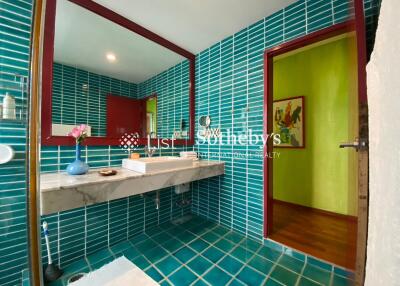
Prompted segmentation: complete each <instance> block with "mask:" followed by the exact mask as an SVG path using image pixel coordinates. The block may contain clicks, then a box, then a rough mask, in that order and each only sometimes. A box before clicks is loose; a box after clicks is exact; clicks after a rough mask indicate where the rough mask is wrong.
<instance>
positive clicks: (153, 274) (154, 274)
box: [145, 267, 164, 282]
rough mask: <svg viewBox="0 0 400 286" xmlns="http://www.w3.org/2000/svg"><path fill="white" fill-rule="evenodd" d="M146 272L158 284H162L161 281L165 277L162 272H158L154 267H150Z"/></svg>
mask: <svg viewBox="0 0 400 286" xmlns="http://www.w3.org/2000/svg"><path fill="white" fill-rule="evenodd" d="M145 272H146V273H147V275H149V276H150V277H151V278H152V279H153V280H154V281H156V282H160V281H161V280H163V279H164V276H163V275H162V274H161V273H160V272H158V270H157V269H155V268H154V267H150V268H149V269H147V270H146V271H145Z"/></svg>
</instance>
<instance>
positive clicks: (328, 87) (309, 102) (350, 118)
mask: <svg viewBox="0 0 400 286" xmlns="http://www.w3.org/2000/svg"><path fill="white" fill-rule="evenodd" d="M356 50H357V47H356V41H355V36H354V33H346V34H342V35H339V36H336V37H332V38H329V39H327V40H324V41H320V42H317V43H314V44H312V45H308V46H305V47H303V48H300V49H297V50H294V51H290V52H288V53H284V54H282V55H279V56H277V57H275V58H274V64H273V101H274V103H273V105H274V107H273V112H274V113H273V117H274V119H273V121H274V125H273V132H274V133H275V134H280V135H281V136H280V137H281V144H280V145H276V146H274V149H273V150H274V152H277V153H279V158H276V159H274V160H273V182H274V184H273V221H272V232H271V234H270V238H272V239H274V240H276V241H278V242H282V243H284V244H286V245H288V246H291V247H294V248H296V249H299V250H302V251H304V252H306V253H309V254H311V255H313V256H316V257H318V258H321V259H324V260H327V261H329V262H332V263H335V264H337V265H340V266H343V267H346V268H352V269H354V267H355V256H356V240H357V170H358V167H357V163H358V162H357V155H356V152H354V151H353V150H349V149H339V144H340V143H341V142H345V141H348V140H349V139H351V138H356V137H357V136H358V110H357V109H358V100H357V53H356Z"/></svg>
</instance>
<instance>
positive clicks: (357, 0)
mask: <svg viewBox="0 0 400 286" xmlns="http://www.w3.org/2000/svg"><path fill="white" fill-rule="evenodd" d="M353 3H354V14H355V17H354V19H352V20H349V21H347V22H344V23H341V24H336V25H333V26H331V27H329V28H326V29H323V30H320V31H317V32H314V33H311V34H309V35H306V36H304V37H301V38H298V39H295V40H293V41H290V42H287V43H284V44H282V45H279V46H276V47H274V48H271V49H268V50H266V51H265V52H264V136H266V135H267V134H271V133H272V132H273V128H272V112H273V110H272V103H273V58H274V57H276V56H278V55H281V54H284V53H287V52H289V51H293V50H296V49H299V48H302V47H304V46H308V45H310V44H313V43H316V42H319V41H322V40H325V39H329V38H332V37H335V36H337V35H340V34H344V33H348V32H355V33H356V41H357V65H358V99H359V105H360V107H364V108H368V106H367V104H368V101H367V84H366V64H367V48H366V32H365V18H364V3H363V0H354V1H353ZM364 112H365V111H364ZM360 116H361V117H362V116H363V115H362V114H361V111H360ZM268 119H271V120H268ZM363 128H364V130H362V129H363ZM365 129H366V130H365ZM362 134H364V136H365V134H366V136H368V125H367V123H366V124H364V125H362V124H360V136H363V135H362ZM267 142H268V144H267V145H266V146H264V170H263V177H264V237H265V238H267V237H268V236H269V235H270V234H271V231H272V220H273V212H272V198H273V197H272V196H273V188H272V187H273V181H272V161H271V159H268V156H267V154H268V152H272V150H273V142H272V141H270V140H269V141H267ZM360 153H361V152H360ZM366 157H367V158H366V159H365V158H364V161H365V160H368V151H366ZM364 167H365V166H364ZM359 168H360V166H359ZM366 168H368V166H366ZM361 171H362V170H361ZM363 171H364V173H365V170H363ZM359 172H360V170H359ZM366 172H367V171H366ZM359 178H360V175H359ZM364 179H365V178H364ZM366 180H368V179H366ZM359 188H360V185H359ZM364 188H368V184H367V186H364ZM360 193H362V192H360V190H359V194H360ZM364 193H367V196H368V189H367V190H364ZM367 206H368V202H366V208H367ZM367 209H368V208H367ZM359 216H362V218H361V219H360V217H359V226H358V228H359V230H358V236H357V244H358V246H357V248H358V249H357V261H356V264H357V265H356V280H357V285H363V283H364V276H365V259H366V239H367V225H368V221H367V220H368V218H367V216H368V211H365V212H364V213H360V210H359ZM360 223H361V225H360ZM359 244H362V245H359Z"/></svg>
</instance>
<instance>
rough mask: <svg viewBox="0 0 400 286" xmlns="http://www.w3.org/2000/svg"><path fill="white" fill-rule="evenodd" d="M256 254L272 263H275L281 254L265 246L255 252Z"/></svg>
mask: <svg viewBox="0 0 400 286" xmlns="http://www.w3.org/2000/svg"><path fill="white" fill-rule="evenodd" d="M257 254H258V255H260V256H261V257H263V258H266V259H268V260H271V261H272V262H275V261H277V260H278V259H279V257H280V256H281V255H282V252H279V251H277V250H274V249H272V248H269V247H267V246H263V247H261V248H260V249H259V250H258V251H257Z"/></svg>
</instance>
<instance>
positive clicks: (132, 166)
mask: <svg viewBox="0 0 400 286" xmlns="http://www.w3.org/2000/svg"><path fill="white" fill-rule="evenodd" d="M192 166H193V159H191V158H181V157H172V156H160V157H149V158H140V159H123V160H122V168H126V169H129V170H132V171H135V172H139V173H143V174H147V173H152V172H157V171H167V170H170V169H178V168H187V167H192Z"/></svg>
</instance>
